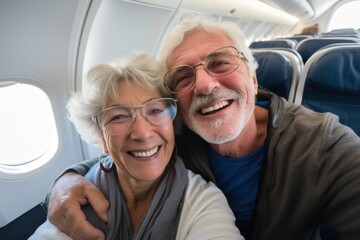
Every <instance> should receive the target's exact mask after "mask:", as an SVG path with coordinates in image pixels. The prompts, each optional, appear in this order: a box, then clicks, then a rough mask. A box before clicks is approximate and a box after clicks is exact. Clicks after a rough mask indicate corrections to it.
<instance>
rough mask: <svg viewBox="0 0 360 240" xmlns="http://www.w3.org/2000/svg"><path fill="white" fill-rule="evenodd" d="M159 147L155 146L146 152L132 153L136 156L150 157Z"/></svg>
mask: <svg viewBox="0 0 360 240" xmlns="http://www.w3.org/2000/svg"><path fill="white" fill-rule="evenodd" d="M158 149H159V147H155V148H153V149H151V150H149V151H146V152H131V154H132V155H134V156H135V157H150V156H152V155H154V154H155V153H156V152H157V151H158Z"/></svg>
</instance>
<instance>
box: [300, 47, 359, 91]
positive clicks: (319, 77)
mask: <svg viewBox="0 0 360 240" xmlns="http://www.w3.org/2000/svg"><path fill="white" fill-rule="evenodd" d="M324 51H325V52H324V53H323V54H322V55H321V56H320V57H319V58H317V59H316V60H314V61H313V62H312V64H311V68H309V71H308V74H307V80H306V82H307V83H306V84H310V85H312V86H316V87H317V88H321V89H324V90H329V91H332V92H337V93H344V94H350V95H356V96H359V97H360V44H359V45H355V46H354V45H353V46H349V45H344V46H333V47H329V48H326V49H324Z"/></svg>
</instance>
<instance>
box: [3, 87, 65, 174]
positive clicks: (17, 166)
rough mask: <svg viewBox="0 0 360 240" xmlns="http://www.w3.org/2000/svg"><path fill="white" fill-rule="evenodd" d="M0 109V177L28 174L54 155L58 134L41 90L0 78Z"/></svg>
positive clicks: (46, 98)
mask: <svg viewBox="0 0 360 240" xmlns="http://www.w3.org/2000/svg"><path fill="white" fill-rule="evenodd" d="M0 112H1V117H0V133H1V134H0V156H1V157H0V179H4V178H5V179H8V178H9V176H15V175H19V174H20V173H21V174H23V173H29V172H31V171H32V170H35V169H37V168H39V167H40V166H42V165H44V164H45V163H46V162H48V161H49V160H50V159H51V158H52V157H53V156H54V154H55V152H56V149H57V147H58V135H57V130H56V125H55V119H54V115H53V111H52V107H51V104H50V101H49V98H48V96H47V95H46V94H45V92H44V91H42V90H41V89H40V88H38V87H36V86H33V85H29V84H23V83H17V82H15V81H2V82H0ZM21 174H20V175H21Z"/></svg>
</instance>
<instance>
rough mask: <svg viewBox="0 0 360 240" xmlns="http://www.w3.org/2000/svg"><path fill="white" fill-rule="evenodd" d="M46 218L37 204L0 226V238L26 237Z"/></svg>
mask: <svg viewBox="0 0 360 240" xmlns="http://www.w3.org/2000/svg"><path fill="white" fill-rule="evenodd" d="M45 220H46V213H45V211H44V209H43V208H42V206H41V205H40V204H39V205H37V206H35V207H34V208H32V209H31V210H29V211H28V212H26V213H24V214H23V215H21V216H20V217H18V218H16V219H15V220H13V221H12V222H10V223H9V224H7V225H5V226H3V227H2V228H0V239H28V238H29V237H30V236H31V235H32V234H33V233H34V232H35V230H36V229H37V228H38V227H39V226H40V225H41V224H42V223H43V222H45Z"/></svg>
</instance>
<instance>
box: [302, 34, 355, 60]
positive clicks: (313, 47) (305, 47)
mask: <svg viewBox="0 0 360 240" xmlns="http://www.w3.org/2000/svg"><path fill="white" fill-rule="evenodd" d="M359 41H360V39H357V38H347V37H339V38H336V37H329V38H310V39H305V40H303V41H301V42H300V43H299V44H298V45H297V47H296V50H297V51H298V52H299V53H300V55H301V57H302V59H303V61H304V63H305V62H306V61H307V60H308V59H309V58H310V57H311V55H313V54H314V53H315V52H316V51H317V50H319V49H320V48H322V47H324V46H327V45H330V44H334V43H357V42H359Z"/></svg>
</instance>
